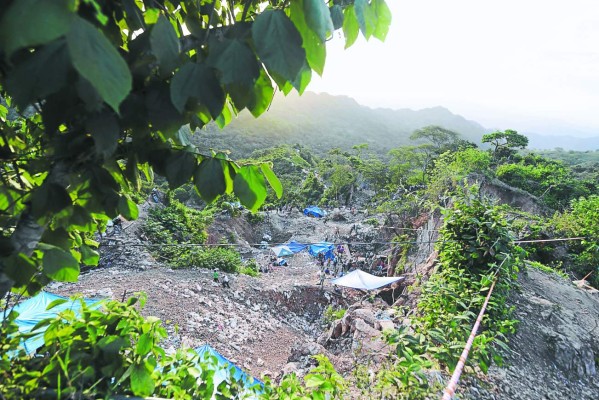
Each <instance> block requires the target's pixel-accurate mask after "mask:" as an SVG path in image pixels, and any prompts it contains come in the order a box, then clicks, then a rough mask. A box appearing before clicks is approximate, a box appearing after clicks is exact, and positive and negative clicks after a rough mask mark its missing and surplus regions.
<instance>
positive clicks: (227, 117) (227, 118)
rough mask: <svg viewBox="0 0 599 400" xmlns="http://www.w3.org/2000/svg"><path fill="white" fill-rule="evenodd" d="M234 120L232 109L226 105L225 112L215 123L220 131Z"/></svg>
mask: <svg viewBox="0 0 599 400" xmlns="http://www.w3.org/2000/svg"><path fill="white" fill-rule="evenodd" d="M232 119H233V116H232V115H231V109H230V108H229V107H228V106H227V104H225V106H224V107H223V112H222V113H221V114H220V115H219V116H218V118H217V119H216V120H214V122H216V125H218V127H219V128H220V129H223V128H224V127H225V126H227V125H229V123H230V122H231V120H232Z"/></svg>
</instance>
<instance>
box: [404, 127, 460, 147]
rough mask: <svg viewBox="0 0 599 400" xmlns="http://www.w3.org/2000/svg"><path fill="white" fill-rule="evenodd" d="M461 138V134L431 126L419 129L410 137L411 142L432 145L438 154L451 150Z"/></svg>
mask: <svg viewBox="0 0 599 400" xmlns="http://www.w3.org/2000/svg"><path fill="white" fill-rule="evenodd" d="M459 138H460V134H459V133H457V132H454V131H451V130H449V129H445V128H442V127H440V126H436V125H429V126H425V127H424V128H420V129H417V130H415V131H414V132H413V133H412V134H411V135H410V139H411V140H419V141H424V142H428V143H431V144H432V145H433V147H434V149H435V150H436V151H437V152H438V153H441V152H443V151H444V150H450V149H451V145H452V144H453V143H455V142H457V141H458V140H459Z"/></svg>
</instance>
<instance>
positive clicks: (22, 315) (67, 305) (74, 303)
mask: <svg viewBox="0 0 599 400" xmlns="http://www.w3.org/2000/svg"><path fill="white" fill-rule="evenodd" d="M61 299H62V300H66V301H65V302H64V303H62V304H59V305H57V306H54V307H52V309H50V310H48V309H47V308H48V306H49V305H50V303H52V302H53V301H56V300H61ZM83 301H84V302H85V303H86V304H87V305H88V306H91V307H99V306H100V303H99V300H98V299H95V300H94V299H83ZM65 310H73V311H74V312H75V313H77V314H78V313H79V311H80V310H81V300H80V299H69V298H68V297H62V296H58V295H55V294H52V293H48V292H40V293H38V294H37V295H35V296H33V297H32V298H30V299H28V300H25V301H24V302H22V303H20V304H17V305H16V306H15V307H14V311H16V312H18V313H19V316H18V317H17V319H16V320H15V323H16V324H17V326H18V327H19V332H21V333H29V332H31V329H32V328H33V327H34V326H35V325H36V324H37V323H38V322H40V321H41V320H44V319H47V318H54V317H56V316H57V315H58V313H60V312H62V311H65ZM46 329H47V327H42V328H40V329H38V330H36V332H39V334H37V335H35V336H33V337H31V338H29V339H27V340H25V341H23V342H22V343H21V345H22V346H23V347H24V349H25V351H26V352H27V353H28V354H31V353H34V352H35V350H37V348H38V347H40V346H42V345H43V344H44V332H45V330H46Z"/></svg>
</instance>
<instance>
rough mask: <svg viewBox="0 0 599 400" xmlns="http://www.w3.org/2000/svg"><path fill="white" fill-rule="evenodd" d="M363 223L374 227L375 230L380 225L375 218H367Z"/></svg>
mask: <svg viewBox="0 0 599 400" xmlns="http://www.w3.org/2000/svg"><path fill="white" fill-rule="evenodd" d="M364 223H365V224H367V225H370V226H374V227H375V228H376V227H377V226H379V225H380V222H379V220H378V219H376V218H368V219H365V220H364Z"/></svg>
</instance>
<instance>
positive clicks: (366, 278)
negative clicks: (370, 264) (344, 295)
mask: <svg viewBox="0 0 599 400" xmlns="http://www.w3.org/2000/svg"><path fill="white" fill-rule="evenodd" d="M401 279H402V277H380V276H374V275H370V274H369V273H366V272H364V271H361V270H359V269H357V270H355V271H353V272H350V273H349V274H347V275H345V276H342V277H341V278H337V279H333V280H332V281H331V283H332V284H334V285H339V286H345V287H350V288H354V289H362V290H373V289H378V288H380V287H383V286H386V285H389V284H391V283H393V282H397V281H399V280H401Z"/></svg>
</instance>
